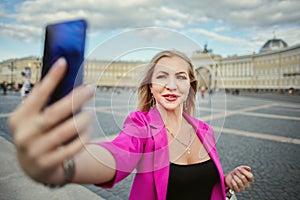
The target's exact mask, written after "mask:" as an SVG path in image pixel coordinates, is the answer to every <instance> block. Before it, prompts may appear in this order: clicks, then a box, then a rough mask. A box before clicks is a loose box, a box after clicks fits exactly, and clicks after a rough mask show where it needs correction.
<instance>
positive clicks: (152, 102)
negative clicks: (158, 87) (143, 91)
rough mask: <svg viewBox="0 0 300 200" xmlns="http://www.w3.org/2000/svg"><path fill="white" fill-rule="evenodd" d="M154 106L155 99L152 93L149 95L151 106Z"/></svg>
mask: <svg viewBox="0 0 300 200" xmlns="http://www.w3.org/2000/svg"><path fill="white" fill-rule="evenodd" d="M154 106H155V99H154V97H153V95H152V96H151V108H154Z"/></svg>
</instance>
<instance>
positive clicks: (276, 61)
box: [192, 39, 300, 92]
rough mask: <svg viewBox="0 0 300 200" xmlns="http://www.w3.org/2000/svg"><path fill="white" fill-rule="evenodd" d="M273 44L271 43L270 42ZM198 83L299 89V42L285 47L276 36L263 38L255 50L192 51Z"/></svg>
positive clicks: (212, 86)
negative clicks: (238, 53) (232, 52)
mask: <svg viewBox="0 0 300 200" xmlns="http://www.w3.org/2000/svg"><path fill="white" fill-rule="evenodd" d="M272 45H273V46H272ZM192 60H193V62H194V63H195V66H196V67H195V68H196V72H198V73H197V74H199V75H200V76H198V78H199V80H200V81H199V82H200V85H202V86H203V85H204V86H205V87H206V88H209V89H213V90H220V89H221V90H227V91H236V90H247V91H279V92H284V91H289V92H294V91H295V90H299V89H300V44H297V45H294V46H291V47H288V46H287V44H286V43H285V42H284V41H282V40H279V39H272V40H269V41H267V42H266V44H265V45H264V46H263V47H262V48H261V50H260V52H259V53H253V54H250V55H243V56H231V57H226V58H222V57H218V56H216V55H212V54H210V53H201V55H193V56H192Z"/></svg>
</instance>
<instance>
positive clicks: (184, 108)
mask: <svg viewBox="0 0 300 200" xmlns="http://www.w3.org/2000/svg"><path fill="white" fill-rule="evenodd" d="M183 110H187V102H186V101H184V102H183Z"/></svg>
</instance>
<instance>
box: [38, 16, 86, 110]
mask: <svg viewBox="0 0 300 200" xmlns="http://www.w3.org/2000/svg"><path fill="white" fill-rule="evenodd" d="M86 29H87V22H86V21H85V20H84V19H79V20H73V21H66V22H60V23H55V24H49V25H47V26H46V33H45V44H44V55H43V66H42V74H41V78H43V77H45V75H46V74H47V73H48V71H49V70H50V68H51V66H52V65H53V64H54V63H55V61H56V60H57V59H58V58H60V57H64V58H65V59H66V61H67V65H68V68H67V72H66V74H65V76H64V78H63V79H62V81H61V82H60V83H59V85H58V87H57V88H56V89H55V91H54V92H53V93H52V95H51V97H50V99H49V101H48V103H47V105H51V104H53V103H54V102H56V101H57V100H59V99H61V98H62V97H64V96H66V95H67V94H68V93H69V92H71V91H72V90H73V89H74V88H75V87H77V86H79V85H81V84H82V82H83V76H84V74H83V73H84V50H85V40H86Z"/></svg>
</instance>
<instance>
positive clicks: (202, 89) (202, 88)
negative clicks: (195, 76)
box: [200, 86, 206, 99]
mask: <svg viewBox="0 0 300 200" xmlns="http://www.w3.org/2000/svg"><path fill="white" fill-rule="evenodd" d="M200 91H201V97H202V99H204V94H205V91H206V89H205V87H204V86H202V87H201V90H200Z"/></svg>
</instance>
